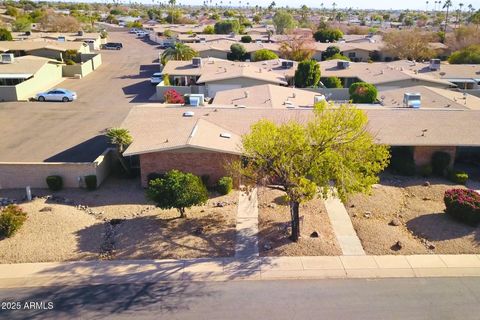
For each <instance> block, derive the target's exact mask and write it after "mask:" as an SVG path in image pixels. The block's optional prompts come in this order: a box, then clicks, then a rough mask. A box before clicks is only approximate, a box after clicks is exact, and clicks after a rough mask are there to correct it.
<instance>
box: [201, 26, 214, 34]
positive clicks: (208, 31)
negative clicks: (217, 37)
mask: <svg viewBox="0 0 480 320" xmlns="http://www.w3.org/2000/svg"><path fill="white" fill-rule="evenodd" d="M203 33H204V34H214V33H215V29H214V28H213V26H206V27H205V28H203Z"/></svg>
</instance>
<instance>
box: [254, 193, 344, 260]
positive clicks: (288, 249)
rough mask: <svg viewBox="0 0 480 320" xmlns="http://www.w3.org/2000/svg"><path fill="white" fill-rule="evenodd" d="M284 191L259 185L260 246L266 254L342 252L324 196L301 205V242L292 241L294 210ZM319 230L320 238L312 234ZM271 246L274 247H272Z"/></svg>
mask: <svg viewBox="0 0 480 320" xmlns="http://www.w3.org/2000/svg"><path fill="white" fill-rule="evenodd" d="M283 195H284V193H283V192H281V191H279V190H272V189H268V188H261V187H260V188H259V189H258V203H259V250H260V254H261V255H263V256H324V255H341V250H340V246H339V245H338V243H337V240H336V238H335V234H334V233H333V230H332V227H331V225H330V220H329V218H328V215H327V212H326V210H325V207H324V205H323V200H321V199H314V200H312V201H309V202H307V203H304V204H301V205H300V219H301V223H300V228H301V230H300V232H301V237H300V240H299V241H298V242H297V243H294V242H292V241H290V239H289V238H288V237H289V235H290V211H289V207H288V204H287V203H285V202H284V201H283V199H284V197H283ZM314 231H316V232H317V233H318V238H314V237H311V234H312V233H313V232H314ZM270 247H271V248H270Z"/></svg>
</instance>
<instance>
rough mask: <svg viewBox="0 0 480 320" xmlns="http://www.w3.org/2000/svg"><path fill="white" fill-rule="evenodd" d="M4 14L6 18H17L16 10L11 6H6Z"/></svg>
mask: <svg viewBox="0 0 480 320" xmlns="http://www.w3.org/2000/svg"><path fill="white" fill-rule="evenodd" d="M5 14H6V15H7V16H11V17H17V16H18V9H17V8H15V7H12V6H7V10H5Z"/></svg>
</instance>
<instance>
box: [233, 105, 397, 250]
mask: <svg viewBox="0 0 480 320" xmlns="http://www.w3.org/2000/svg"><path fill="white" fill-rule="evenodd" d="M367 122H368V119H367V116H366V114H365V113H364V112H363V111H361V110H358V109H356V108H355V107H353V106H351V105H342V106H340V107H338V108H334V107H330V106H329V105H328V104H327V103H318V104H316V105H315V107H314V114H313V117H312V118H311V119H310V120H308V121H307V122H306V123H305V122H297V121H295V120H290V121H286V122H283V123H281V124H275V123H273V122H270V121H268V120H260V121H259V122H257V123H256V124H254V125H253V126H252V127H251V132H250V133H248V134H246V135H244V136H243V137H242V150H244V151H243V152H244V158H245V159H246V161H243V162H241V161H239V162H237V163H235V164H233V165H232V168H233V171H234V172H237V173H240V174H241V175H242V176H243V177H245V178H246V180H247V181H250V182H251V183H253V184H256V183H260V182H261V181H272V184H274V185H271V186H269V187H270V188H273V189H278V190H281V191H283V192H285V194H286V196H287V199H288V201H289V205H290V215H291V225H292V234H291V237H290V238H291V240H292V241H298V238H299V235H300V223H299V222H300V221H299V220H300V218H299V205H300V203H302V202H305V201H309V200H311V199H313V198H314V197H315V196H316V195H317V194H320V195H321V196H323V197H324V198H326V197H327V196H328V195H329V193H330V192H332V193H334V194H336V195H338V196H339V197H340V198H341V199H342V200H345V199H346V198H347V196H348V195H350V194H352V193H356V192H365V193H366V192H368V191H369V190H370V188H371V186H372V184H374V183H377V182H378V177H377V174H378V173H379V172H381V171H382V170H383V169H384V168H385V167H386V166H387V164H388V158H389V153H388V148H387V147H385V146H383V145H378V144H375V143H374V137H373V136H372V135H371V134H370V133H369V132H368V131H367ZM332 183H333V186H334V187H335V188H332V187H331V184H332Z"/></svg>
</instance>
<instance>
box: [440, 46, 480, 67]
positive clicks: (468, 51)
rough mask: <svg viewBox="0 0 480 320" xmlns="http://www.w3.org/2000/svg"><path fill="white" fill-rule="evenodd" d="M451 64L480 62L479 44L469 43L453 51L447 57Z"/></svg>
mask: <svg viewBox="0 0 480 320" xmlns="http://www.w3.org/2000/svg"><path fill="white" fill-rule="evenodd" d="M448 62H450V63H451V64H480V45H471V46H468V47H466V48H464V49H462V50H459V51H455V52H454V53H452V55H451V56H450V57H449V58H448Z"/></svg>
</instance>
